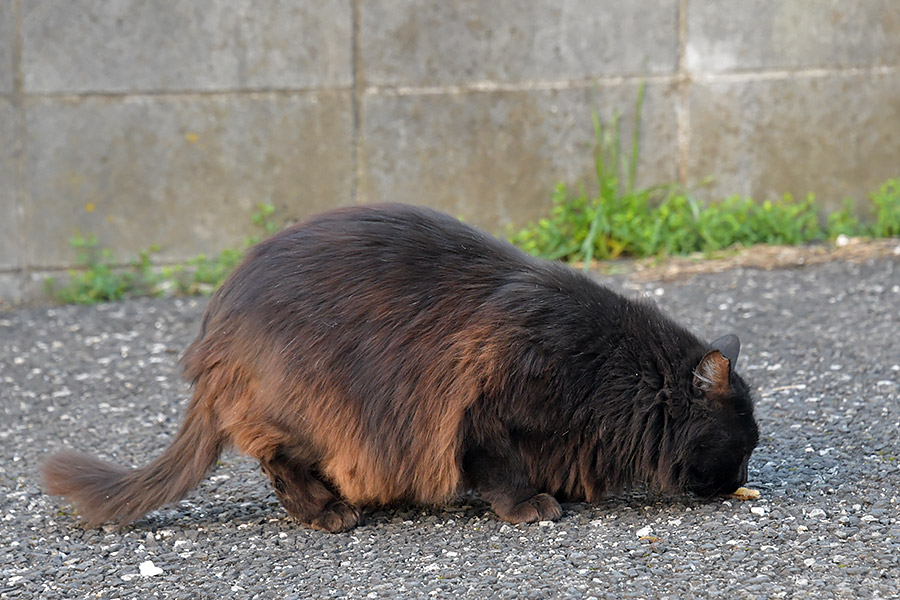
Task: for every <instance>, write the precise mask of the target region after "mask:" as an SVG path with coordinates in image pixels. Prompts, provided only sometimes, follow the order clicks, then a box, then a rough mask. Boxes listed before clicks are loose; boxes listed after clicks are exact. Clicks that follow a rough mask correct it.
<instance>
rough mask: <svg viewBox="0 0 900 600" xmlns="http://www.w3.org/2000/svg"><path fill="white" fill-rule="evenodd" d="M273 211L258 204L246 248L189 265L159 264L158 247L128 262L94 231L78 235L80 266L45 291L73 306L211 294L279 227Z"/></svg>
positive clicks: (47, 283)
mask: <svg viewBox="0 0 900 600" xmlns="http://www.w3.org/2000/svg"><path fill="white" fill-rule="evenodd" d="M274 212H275V207H274V206H272V205H271V204H260V205H259V206H258V207H257V212H255V213H254V214H253V216H252V218H251V220H252V222H253V224H254V225H255V226H256V227H257V228H258V229H259V230H260V232H259V233H258V234H257V235H253V236H250V237H248V238H247V239H246V240H244V247H243V248H242V249H234V248H226V249H224V250H222V251H221V252H220V253H219V254H217V255H214V256H211V257H207V256H206V255H203V254H201V255H199V256H197V257H195V258H192V259H190V260H188V261H186V262H185V263H182V264H176V265H166V266H162V267H154V265H153V262H152V260H151V256H152V255H153V254H154V253H156V252H159V250H160V248H159V246H151V247H150V248H149V249H147V250H142V251H141V252H140V253H139V255H138V258H137V260H135V261H132V262H131V263H128V264H125V265H123V264H121V263H120V262H118V261H117V260H116V258H115V256H114V255H113V253H112V251H111V250H109V249H108V248H101V247H100V246H99V244H98V241H97V237H96V236H95V235H93V234H92V235H88V236H75V237H74V238H72V239H71V244H72V247H73V248H74V249H75V250H76V256H75V262H76V263H77V264H78V265H79V268H77V269H70V270H69V272H68V279H67V281H66V282H65V283H64V284H58V283H57V281H56V280H55V278H53V277H50V278H47V279H46V280H44V288H45V291H46V293H47V295H48V296H49V297H51V298H53V299H54V300H56V301H57V302H61V303H68V304H71V303H75V304H95V303H98V302H109V301H114V300H121V299H122V298H125V297H127V296H162V295H166V294H210V293H212V292H213V291H215V289H216V288H217V287H219V285H221V284H222V282H223V281H225V278H226V277H228V274H229V273H231V271H232V270H234V268H235V267H236V266H237V265H238V263H240V261H241V259H242V258H243V256H244V252H245V251H246V249H247V248H249V247H250V246H252V245H253V244H255V243H257V242H258V241H259V240H260V239H261V237H262V236H267V235H270V234H272V233H274V232H275V231H277V230H278V224H277V223H275V222H274V221H273V220H272V218H271V217H272V215H273V213H274Z"/></svg>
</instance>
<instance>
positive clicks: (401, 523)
mask: <svg viewBox="0 0 900 600" xmlns="http://www.w3.org/2000/svg"><path fill="white" fill-rule="evenodd" d="M719 500H721V498H720V499H719ZM711 501H715V500H710V499H702V498H698V497H695V496H676V497H671V496H668V497H666V496H657V495H653V494H648V493H644V492H635V493H632V494H626V495H622V496H610V497H609V498H606V499H604V500H603V501H601V502H598V503H594V504H590V503H586V502H563V503H561V505H562V508H563V516H562V519H561V523H567V522H568V523H571V524H576V525H577V524H583V523H587V522H590V521H592V520H594V519H602V518H606V517H608V516H610V515H617V516H618V515H620V514H621V513H622V512H623V510H630V511H634V510H641V509H644V508H646V507H647V506H658V507H668V508H670V509H671V510H673V511H675V512H678V513H681V512H685V511H688V510H695V509H696V508H698V507H702V506H704V505H706V504H708V503H710V502H711ZM185 504H188V505H187V506H185ZM460 521H462V522H469V523H472V524H473V526H477V527H478V528H479V529H482V530H483V529H484V528H485V527H487V528H489V529H500V528H502V527H503V526H504V525H510V524H509V523H506V522H505V521H502V520H500V519H499V518H498V517H497V515H496V514H494V512H493V511H492V510H491V507H490V505H489V504H488V503H487V502H485V501H484V500H482V499H481V498H480V497H479V496H478V495H477V494H466V495H465V496H462V497H460V498H459V499H457V500H456V501H453V502H451V503H448V504H446V505H444V506H427V505H415V504H398V505H395V506H388V507H383V508H379V509H375V510H370V511H367V512H365V513H364V516H363V520H362V523H361V524H360V525H359V526H357V527H356V528H354V529H353V530H352V531H356V532H370V533H371V532H374V531H375V530H384V529H385V528H390V527H394V528H398V529H400V528H407V527H412V528H421V527H423V526H425V525H431V526H434V525H437V526H442V525H448V524H453V523H456V522H460ZM243 525H250V526H258V527H262V526H264V525H268V526H269V527H272V526H274V527H275V528H277V529H278V530H279V531H294V532H296V531H308V532H310V533H311V534H322V535H333V534H326V533H323V532H318V531H314V530H311V529H308V528H307V527H305V526H303V525H302V524H300V523H298V522H297V521H295V520H294V519H292V518H291V517H290V516H289V515H288V514H287V513H286V512H285V511H284V509H283V508H282V506H281V505H280V504H279V502H278V500H277V499H276V497H275V495H274V494H271V495H268V496H266V497H264V498H259V499H254V500H249V501H246V502H239V503H227V502H218V503H211V504H194V503H184V502H182V503H181V505H180V506H178V507H174V508H169V509H163V510H157V511H154V512H152V513H150V514H148V515H146V516H145V517H142V518H140V519H138V520H136V521H135V522H134V523H132V524H130V525H128V526H127V527H125V528H124V530H126V531H127V530H134V531H158V530H161V529H172V528H181V529H185V530H190V529H196V528H198V527H199V528H204V529H207V528H215V527H226V528H229V529H236V528H240V527H241V526H243ZM535 525H536V524H533V523H532V524H519V525H514V526H516V527H522V528H527V527H529V526H535Z"/></svg>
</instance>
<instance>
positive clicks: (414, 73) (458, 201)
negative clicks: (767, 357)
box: [0, 0, 900, 301]
mask: <svg viewBox="0 0 900 600" xmlns="http://www.w3.org/2000/svg"><path fill="white" fill-rule="evenodd" d="M641 81H645V82H646V86H647V88H646V90H647V92H646V101H645V105H644V110H643V119H642V123H641V152H642V154H641V165H640V171H639V173H640V179H641V182H642V183H646V184H650V183H655V182H664V181H672V180H680V181H682V182H683V183H685V184H688V185H695V184H697V183H698V182H700V181H702V180H704V179H706V178H708V177H712V178H713V182H712V183H711V184H710V185H708V186H706V187H704V188H702V192H701V193H703V194H705V195H707V196H709V197H719V196H722V195H730V194H744V195H751V196H753V197H755V198H760V199H762V198H768V197H774V196H780V195H781V194H782V193H785V192H790V193H793V194H795V195H800V196H802V195H805V194H806V193H807V192H809V191H815V192H816V193H817V194H818V196H819V198H820V199H821V201H822V202H823V203H824V204H825V206H826V207H831V206H836V205H838V204H839V203H840V201H841V200H842V199H843V198H844V197H845V196H849V197H852V198H855V199H863V198H865V196H866V194H867V193H868V192H870V191H871V190H872V189H874V187H875V186H877V185H878V184H879V183H881V182H882V181H884V180H885V179H887V178H889V177H892V176H898V175H900V3H897V2H895V1H894V0H816V1H815V2H809V1H808V0H783V1H781V2H764V1H761V0H760V1H757V0H750V1H746V2H740V3H729V4H728V6H724V5H723V4H722V3H721V2H713V1H711V0H637V1H635V2H613V1H611V0H495V1H493V2H479V1H477V0H453V1H440V2H439V1H429V0H340V1H338V0H336V1H334V2H313V1H311V0H285V1H283V2H253V1H251V0H201V1H196V0H193V1H191V0H169V1H168V2H147V1H144V0H0V140H3V141H4V143H3V144H0V298H4V299H6V300H7V301H16V300H23V299H28V298H33V297H35V296H38V295H39V294H40V290H41V286H40V285H39V283H40V281H41V280H42V279H43V278H44V277H45V276H46V275H47V274H48V273H52V272H54V271H58V270H60V269H64V268H66V267H67V266H69V265H70V264H71V263H72V261H73V259H74V257H75V253H74V251H73V250H72V248H71V247H70V244H69V239H70V238H71V237H72V236H73V235H75V234H77V233H80V234H88V233H94V234H96V235H97V236H98V238H99V239H100V242H101V244H103V245H104V246H107V247H110V248H112V249H113V250H114V251H115V252H116V255H117V256H119V257H121V258H122V259H123V260H127V259H129V258H131V257H133V256H135V255H136V254H137V252H138V251H140V250H141V249H145V248H147V247H149V246H151V245H153V244H158V245H160V246H161V247H162V251H161V253H160V254H159V255H158V259H159V260H160V261H164V262H166V261H179V260H184V259H186V258H189V257H192V256H194V255H196V254H198V253H200V252H214V251H217V250H219V249H222V248H224V247H236V246H238V245H240V243H241V242H242V240H243V239H244V237H245V236H246V235H247V234H248V233H249V232H250V229H251V226H250V215H251V213H252V212H253V210H254V207H255V206H256V205H257V204H258V203H260V202H270V203H272V204H274V205H275V206H276V208H277V209H278V213H277V215H278V216H279V218H281V219H285V220H296V219H299V218H302V217H303V216H304V215H306V214H310V213H312V212H316V211H319V210H322V209H325V208H328V207H332V206H338V205H344V204H350V203H354V202H374V201H380V200H397V201H404V202H414V203H420V204H427V205H431V206H436V207H438V208H442V209H444V210H447V211H448V212H451V213H453V214H456V215H459V216H461V217H463V218H465V219H467V220H468V221H470V222H473V223H476V224H479V225H481V226H483V227H486V228H488V229H490V230H493V231H495V232H503V231H504V230H505V229H506V228H507V227H509V226H511V225H521V224H523V223H525V222H527V221H529V220H531V219H534V218H535V217H537V216H539V215H540V214H543V213H544V212H545V211H546V210H547V208H548V206H549V198H550V193H551V191H552V189H553V187H554V185H555V184H556V183H557V182H559V181H563V182H567V183H570V184H577V182H579V181H587V182H590V180H591V179H590V178H591V172H592V162H593V158H592V148H593V144H594V139H593V130H592V125H591V113H592V111H597V112H598V113H599V115H600V116H601V117H602V118H604V119H606V120H610V119H612V117H613V115H615V114H621V115H622V122H623V126H624V130H623V137H625V138H627V137H628V136H629V135H630V131H629V129H630V122H631V118H632V117H633V111H634V103H635V98H636V93H637V89H638V85H639V84H640V82H641Z"/></svg>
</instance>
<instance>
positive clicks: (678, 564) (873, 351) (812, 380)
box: [0, 258, 900, 599]
mask: <svg viewBox="0 0 900 600" xmlns="http://www.w3.org/2000/svg"><path fill="white" fill-rule="evenodd" d="M616 285H619V286H624V287H625V288H626V289H628V290H631V291H632V292H633V293H637V292H638V291H640V292H642V293H648V294H650V295H653V296H655V297H656V298H657V301H658V302H659V303H660V304H661V305H662V306H663V307H664V308H665V309H667V310H668V311H669V312H670V313H671V314H673V315H675V316H676V317H677V318H679V319H680V320H682V321H683V322H685V323H687V324H688V325H690V326H692V327H693V328H695V329H696V330H697V331H698V332H699V333H700V334H701V335H704V336H707V337H708V338H710V339H711V338H713V337H716V336H718V335H720V334H723V333H726V332H732V331H733V332H736V333H738V334H739V335H740V336H741V339H742V340H743V342H744V345H743V349H742V352H741V361H740V365H739V367H740V369H741V371H742V372H743V374H744V375H745V377H747V378H748V379H749V380H750V381H751V382H752V384H753V385H754V386H755V388H756V390H757V414H758V420H759V423H760V430H761V441H760V445H759V448H758V449H757V451H756V453H755V454H754V456H753V458H752V459H751V464H750V483H749V486H750V487H755V488H758V489H759V490H760V491H761V492H762V498H761V499H760V500H757V501H749V502H738V501H732V500H726V499H718V500H714V501H711V502H699V501H697V500H694V499H691V498H675V499H671V498H669V499H666V498H655V497H647V496H641V495H633V496H628V497H625V498H612V499H610V500H608V501H605V502H603V503H601V504H598V505H586V504H569V505H565V506H564V509H565V515H564V516H563V519H562V520H561V521H559V522H557V523H543V524H533V525H515V526H514V525H508V524H505V523H501V522H498V521H497V520H496V519H495V517H493V516H492V514H491V513H490V512H489V511H488V510H487V509H486V507H485V506H484V505H483V504H481V503H480V502H478V501H477V500H476V499H470V500H468V501H461V502H460V503H459V504H457V505H454V506H451V507H448V508H447V509H445V510H435V509H425V508H418V507H400V508H397V509H393V510H384V511H380V512H377V513H374V514H370V515H368V516H367V519H366V522H365V523H364V524H363V525H362V526H361V527H359V528H357V529H355V530H353V531H351V532H350V533H347V534H338V535H331V534H323V533H319V532H314V531H309V530H307V529H304V528H302V527H300V526H298V525H296V524H294V523H292V522H291V521H290V520H288V518H287V517H286V515H285V513H284V511H283V510H282V509H281V507H280V505H279V504H278V503H277V501H276V500H275V497H274V495H273V493H272V492H271V490H270V488H269V487H268V484H267V483H266V481H265V480H264V478H263V475H262V474H261V473H260V471H259V469H258V467H257V466H256V465H255V464H254V463H252V462H251V461H249V460H247V459H245V458H243V457H239V456H236V455H234V454H226V455H225V456H223V458H222V462H221V465H220V466H219V468H217V469H216V470H215V471H214V472H213V473H212V475H211V476H210V477H209V478H208V479H207V480H206V481H205V482H204V483H203V484H202V485H201V486H200V488H199V489H198V490H196V491H195V492H193V493H192V494H190V495H189V496H188V498H187V499H186V500H184V501H182V502H180V503H178V504H177V505H173V506H168V507H166V508H164V509H162V510H160V511H157V512H154V513H151V514H150V515H149V516H147V517H146V518H144V519H142V520H140V521H138V522H136V523H135V524H134V525H132V526H130V527H128V528H126V529H124V530H122V531H118V530H116V529H115V528H112V527H104V528H100V529H93V530H84V529H82V528H81V527H80V526H79V525H78V522H77V518H76V517H75V516H74V515H73V514H72V512H71V507H69V506H67V505H66V504H64V503H61V502H60V501H59V500H58V499H56V498H50V497H48V496H45V495H43V494H42V493H41V484H40V482H39V480H38V476H37V467H38V463H39V461H40V460H41V458H42V457H43V456H45V454H46V453H47V452H49V451H51V450H55V449H58V448H61V447H74V448H77V449H81V450H90V451H94V452H97V453H98V454H101V455H102V456H104V457H106V458H111V459H115V460H117V461H120V462H123V463H130V464H141V463H144V462H146V461H147V460H148V459H150V458H151V457H152V456H155V455H156V454H157V453H159V452H160V451H161V450H162V448H163V447H164V446H165V445H166V443H167V441H168V440H169V439H170V436H171V435H172V434H173V433H174V431H175V429H176V426H177V423H178V421H179V415H180V412H181V410H182V407H183V406H184V404H185V401H186V398H187V394H186V392H187V390H186V386H185V385H184V384H183V383H182V382H181V381H180V379H179V375H178V368H177V358H178V356H179V354H180V353H181V351H182V350H183V349H184V348H185V347H186V345H187V344H188V342H189V341H190V340H191V339H192V337H193V336H194V334H195V333H196V330H197V328H198V326H199V319H200V315H201V313H202V310H203V305H204V301H203V300H193V299H167V300H158V299H144V300H136V301H129V302H123V303H119V304H109V305H102V306H97V307H81V306H65V307H49V308H48V307H36V308H28V309H21V310H16V311H13V312H7V313H2V314H0V351H2V355H0V356H2V359H0V598H83V597H92V598H211V597H219V598H232V597H234V598H337V597H341V598H344V597H349V598H381V597H410V598H412V597H423V598H424V597H433V598H455V599H458V598H486V597H492V598H591V597H594V598H648V597H705V598H720V597H737V598H794V597H807V596H808V597H814V598H867V599H868V598H896V597H898V594H900V592H898V589H900V581H898V580H900V486H898V484H900V463H898V457H900V440H898V434H900V385H898V384H900V342H898V328H900V261H898V260H897V259H896V258H882V259H877V260H869V261H867V262H862V263H860V264H854V263H849V262H831V263H827V264H822V265H816V266H813V267H807V268H803V269H793V270H781V271H769V272H765V271H757V270H752V269H735V270H730V271H727V272H724V273H717V274H709V275H698V276H695V277H693V278H691V279H687V280H678V281H674V282H668V283H665V284H660V283H641V284H637V283H629V282H628V281H627V280H622V279H620V280H617V281H616Z"/></svg>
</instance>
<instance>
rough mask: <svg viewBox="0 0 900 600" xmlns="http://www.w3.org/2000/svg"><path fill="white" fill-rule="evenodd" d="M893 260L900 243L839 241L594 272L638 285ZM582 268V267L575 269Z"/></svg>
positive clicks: (618, 265)
mask: <svg viewBox="0 0 900 600" xmlns="http://www.w3.org/2000/svg"><path fill="white" fill-rule="evenodd" d="M890 256H893V257H895V258H898V259H900V239H898V238H888V239H878V240H870V239H864V238H838V239H837V240H836V241H834V242H828V243H822V244H815V245H808V246H766V245H759V246H751V247H749V248H732V249H729V250H724V251H721V252H717V253H713V254H703V253H695V254H691V255H688V256H672V257H667V258H657V257H654V258H645V259H638V260H621V259H620V260H614V261H600V262H597V263H595V265H594V266H593V267H592V268H591V270H594V271H597V272H600V273H603V274H606V275H625V276H627V277H628V278H629V279H633V280H636V281H672V280H674V279H680V278H683V277H690V276H692V275H697V274H700V273H719V272H721V271H727V270H728V269H734V268H751V269H763V270H767V271H768V270H772V269H790V268H796V267H803V266H807V265H815V264H820V263H825V262H829V261H833V260H845V261H851V262H861V261H865V260H868V259H874V258H883V257H890ZM574 266H576V267H577V268H580V267H581V265H574Z"/></svg>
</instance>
